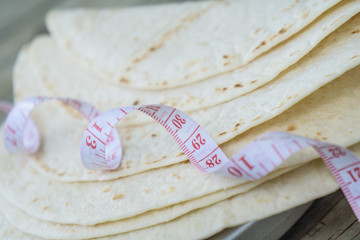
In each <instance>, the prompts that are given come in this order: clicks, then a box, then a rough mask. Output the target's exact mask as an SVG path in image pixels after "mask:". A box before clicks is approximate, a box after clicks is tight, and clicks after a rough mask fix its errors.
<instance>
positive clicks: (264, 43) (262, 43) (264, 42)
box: [253, 41, 266, 52]
mask: <svg viewBox="0 0 360 240" xmlns="http://www.w3.org/2000/svg"><path fill="white" fill-rule="evenodd" d="M265 45H266V41H262V42H261V43H260V44H259V45H258V46H257V47H256V48H255V49H254V50H253V52H255V51H256V50H258V49H259V48H261V47H262V46H265Z"/></svg>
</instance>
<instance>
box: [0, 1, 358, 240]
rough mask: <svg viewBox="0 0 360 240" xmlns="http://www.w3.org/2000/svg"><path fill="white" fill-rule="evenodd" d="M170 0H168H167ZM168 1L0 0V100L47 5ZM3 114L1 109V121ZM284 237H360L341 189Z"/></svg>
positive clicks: (321, 201) (42, 28)
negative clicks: (18, 56) (13, 69)
mask: <svg viewBox="0 0 360 240" xmlns="http://www.w3.org/2000/svg"><path fill="white" fill-rule="evenodd" d="M169 1H170V0H169ZM169 1H166V0H164V1H156V0H153V1H144V0H140V1H139V0H137V1H134V0H126V1H115V0H107V1H94V0H81V1H49V0H26V1H25V0H23V1H16V0H15V1H14V0H0V100H7V101H11V100H12V85H11V78H12V66H13V64H14V61H15V59H16V55H17V52H18V51H19V49H20V48H21V46H22V45H24V44H25V43H28V42H30V41H31V39H33V38H34V37H35V36H36V35H38V34H41V33H45V32H46V28H45V25H44V17H45V14H46V12H47V11H48V9H51V8H55V7H74V6H95V7H103V6H105V7H106V6H115V5H136V4H139V3H143V2H146V4H151V3H153V2H169ZM3 118H4V115H1V113H0V121H1V120H2V119H3ZM285 239H344V240H345V239H360V224H359V223H358V221H357V220H356V218H355V216H354V214H353V213H352V211H351V208H350V207H349V205H348V203H347V201H346V199H345V198H344V196H343V194H342V193H341V191H337V192H335V193H333V194H330V195H329V196H326V197H324V198H321V199H319V200H316V201H315V202H314V203H313V204H312V206H311V207H310V208H309V210H308V211H307V212H306V213H305V214H304V215H303V217H302V218H301V219H300V220H299V221H298V222H297V223H296V224H295V225H294V226H293V227H292V228H291V229H290V230H289V231H288V232H287V233H286V234H285V235H284V236H283V237H282V240H285Z"/></svg>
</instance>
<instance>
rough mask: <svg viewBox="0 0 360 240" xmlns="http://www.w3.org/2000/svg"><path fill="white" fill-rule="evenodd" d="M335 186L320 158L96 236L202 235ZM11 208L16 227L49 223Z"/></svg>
mask: <svg viewBox="0 0 360 240" xmlns="http://www.w3.org/2000/svg"><path fill="white" fill-rule="evenodd" d="M358 145H359V144H358ZM352 150H355V151H356V153H357V154H358V155H359V153H360V151H359V147H358V146H357V147H356V148H355V149H352ZM319 183H321V184H319ZM336 189H338V184H337V183H336V181H335V180H334V178H333V176H332V175H331V173H330V172H329V170H328V169H327V167H326V166H325V165H324V164H323V163H322V161H321V160H317V161H313V162H311V163H309V164H306V165H305V166H303V167H300V168H297V169H296V170H294V171H292V172H290V173H288V174H284V175H282V176H281V177H278V178H275V179H274V180H271V181H269V182H267V183H265V184H262V185H260V186H259V187H257V188H255V189H253V190H251V191H249V192H246V193H243V194H239V195H237V196H236V197H233V198H230V199H227V200H224V201H221V202H219V203H216V204H213V205H211V206H209V207H206V208H202V209H199V210H196V211H193V212H191V213H189V214H186V215H184V216H182V217H180V218H177V219H175V220H173V221H170V222H167V223H164V224H160V225H156V226H154V227H150V228H144V229H141V230H138V231H133V232H128V233H124V234H119V235H114V236H109V237H101V238H97V239H98V240H110V239H112V240H113V239H200V238H202V239H203V238H206V237H209V236H211V235H213V234H215V233H217V232H220V231H221V230H222V229H224V228H227V227H231V226H236V225H239V224H242V223H245V222H248V221H252V220H257V219H261V218H265V217H268V216H270V215H273V214H277V213H280V212H282V211H285V210H287V209H290V208H293V207H295V206H298V205H301V204H304V203H306V202H308V201H311V200H313V199H315V198H319V197H322V196H324V195H326V194H329V193H331V192H333V191H335V190H336ZM6 206H7V205H6ZM2 207H4V205H2ZM9 210H10V211H14V212H13V214H12V216H11V217H10V216H8V217H10V218H9V219H10V221H13V223H14V221H19V223H20V224H15V226H17V227H20V228H22V227H23V225H22V223H24V219H26V220H27V221H29V222H28V225H30V226H33V228H35V229H39V225H40V226H41V225H43V224H49V223H41V221H39V220H36V219H34V218H32V217H29V216H27V215H26V214H24V213H22V212H20V211H18V210H16V209H12V208H11V207H9ZM0 221H2V224H0V230H2V232H5V233H7V235H8V236H9V235H10V237H13V236H21V237H22V238H9V239H26V240H27V239H29V240H33V239H43V238H37V237H34V238H33V237H30V236H29V235H26V234H23V233H21V232H19V231H18V230H16V229H15V227H13V226H12V225H11V224H9V223H8V222H7V220H5V218H4V217H3V216H2V215H0ZM16 223H17V222H16ZM38 224H39V225H38ZM184 229H186V231H184ZM38 232H42V234H44V235H46V234H47V233H46V230H45V231H41V230H39V231H38Z"/></svg>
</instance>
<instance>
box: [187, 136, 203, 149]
mask: <svg viewBox="0 0 360 240" xmlns="http://www.w3.org/2000/svg"><path fill="white" fill-rule="evenodd" d="M191 143H192V145H193V147H194V148H195V149H196V150H199V149H200V147H201V145H204V144H205V143H206V140H205V139H204V138H201V135H200V133H198V134H197V135H196V137H195V138H194V139H193V140H192V141H191Z"/></svg>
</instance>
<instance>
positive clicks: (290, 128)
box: [286, 125, 296, 132]
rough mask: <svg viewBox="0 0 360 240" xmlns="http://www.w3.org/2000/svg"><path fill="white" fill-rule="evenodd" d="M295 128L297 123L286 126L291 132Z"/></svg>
mask: <svg viewBox="0 0 360 240" xmlns="http://www.w3.org/2000/svg"><path fill="white" fill-rule="evenodd" d="M295 129H296V126H295V125H289V126H288V127H287V128H286V131H288V132H291V131H294V130H295Z"/></svg>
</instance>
